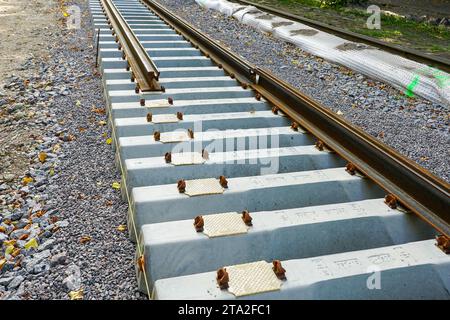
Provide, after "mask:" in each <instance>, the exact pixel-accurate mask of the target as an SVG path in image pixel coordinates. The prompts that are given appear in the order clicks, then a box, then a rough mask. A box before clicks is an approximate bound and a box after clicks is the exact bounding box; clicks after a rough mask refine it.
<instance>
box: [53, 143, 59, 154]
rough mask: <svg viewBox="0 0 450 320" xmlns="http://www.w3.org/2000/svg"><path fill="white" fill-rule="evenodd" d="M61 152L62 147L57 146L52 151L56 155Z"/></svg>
mask: <svg viewBox="0 0 450 320" xmlns="http://www.w3.org/2000/svg"><path fill="white" fill-rule="evenodd" d="M59 150H61V145H59V144H55V145H54V146H53V149H52V151H53V152H54V153H58V152H59Z"/></svg>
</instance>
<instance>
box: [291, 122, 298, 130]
mask: <svg viewBox="0 0 450 320" xmlns="http://www.w3.org/2000/svg"><path fill="white" fill-rule="evenodd" d="M291 129H292V130H294V131H298V123H297V122H295V121H293V122H292V124H291Z"/></svg>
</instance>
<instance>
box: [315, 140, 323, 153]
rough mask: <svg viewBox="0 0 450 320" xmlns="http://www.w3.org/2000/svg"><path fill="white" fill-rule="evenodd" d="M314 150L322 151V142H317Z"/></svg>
mask: <svg viewBox="0 0 450 320" xmlns="http://www.w3.org/2000/svg"><path fill="white" fill-rule="evenodd" d="M316 148H317V149H318V150H319V151H323V149H324V148H325V143H323V141H322V140H317V142H316Z"/></svg>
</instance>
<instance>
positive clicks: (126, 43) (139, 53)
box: [100, 0, 162, 92]
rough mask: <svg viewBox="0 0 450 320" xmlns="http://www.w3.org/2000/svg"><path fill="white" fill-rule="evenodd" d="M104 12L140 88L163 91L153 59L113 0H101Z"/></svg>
mask: <svg viewBox="0 0 450 320" xmlns="http://www.w3.org/2000/svg"><path fill="white" fill-rule="evenodd" d="M100 1H101V4H102V7H103V10H104V13H105V14H106V15H107V17H108V21H109V23H110V24H111V26H112V28H113V30H114V32H115V33H116V36H117V38H116V40H117V41H118V42H119V43H120V46H121V48H122V49H123V52H124V58H125V59H126V60H127V61H128V63H129V67H130V68H131V71H132V73H133V78H134V80H136V82H137V84H138V88H139V89H140V90H141V91H143V92H146V91H162V89H161V85H160V84H159V82H158V78H159V71H158V68H157V67H156V65H155V64H154V63H153V61H152V60H151V58H150V56H149V55H148V53H147V51H146V50H145V48H144V46H143V45H142V44H141V42H140V41H139V39H138V38H137V36H136V35H135V34H134V32H133V30H131V28H130V26H129V25H128V23H127V22H126V21H125V19H124V18H123V17H122V15H121V14H120V12H119V10H118V9H117V7H116V6H115V5H114V3H113V2H112V1H111V0H100Z"/></svg>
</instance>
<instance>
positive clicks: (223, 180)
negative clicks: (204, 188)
mask: <svg viewBox="0 0 450 320" xmlns="http://www.w3.org/2000/svg"><path fill="white" fill-rule="evenodd" d="M219 182H220V185H221V186H222V187H224V188H228V181H227V179H226V178H225V176H220V177H219Z"/></svg>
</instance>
